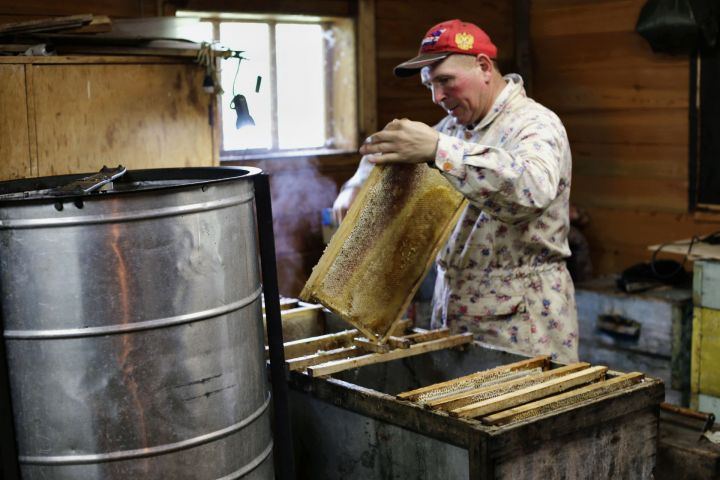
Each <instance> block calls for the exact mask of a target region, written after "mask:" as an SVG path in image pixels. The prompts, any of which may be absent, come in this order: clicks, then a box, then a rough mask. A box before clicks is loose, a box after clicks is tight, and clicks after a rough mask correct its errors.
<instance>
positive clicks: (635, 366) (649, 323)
mask: <svg viewBox="0 0 720 480" xmlns="http://www.w3.org/2000/svg"><path fill="white" fill-rule="evenodd" d="M575 300H576V303H577V311H578V324H579V327H580V344H579V356H580V358H581V359H582V360H584V361H587V362H590V363H593V364H603V365H607V366H608V367H610V368H612V369H615V370H620V371H633V370H637V371H641V372H644V373H647V374H648V375H650V376H653V377H656V378H659V379H661V380H662V381H663V382H665V394H666V397H665V399H666V401H667V402H671V403H675V404H678V405H687V404H688V401H689V393H690V339H691V336H692V292H691V290H690V289H689V288H686V289H682V288H670V287H663V288H660V289H654V290H650V291H646V292H638V293H625V292H623V291H621V290H620V289H618V288H617V287H616V285H615V278H613V277H603V278H597V279H594V280H592V281H589V282H584V283H581V284H578V285H576V286H575Z"/></svg>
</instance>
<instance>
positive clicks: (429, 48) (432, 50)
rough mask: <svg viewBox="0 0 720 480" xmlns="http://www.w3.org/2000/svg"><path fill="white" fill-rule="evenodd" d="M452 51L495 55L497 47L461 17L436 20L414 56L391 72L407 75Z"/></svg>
mask: <svg viewBox="0 0 720 480" xmlns="http://www.w3.org/2000/svg"><path fill="white" fill-rule="evenodd" d="M453 53H462V54H465V55H478V54H480V53H484V54H485V55H487V56H488V57H490V58H496V57H497V47H496V46H495V44H494V43H492V40H490V37H489V36H488V34H487V33H485V32H484V31H483V30H482V29H481V28H480V27H478V26H477V25H474V24H472V23H466V22H463V21H462V20H447V21H445V22H442V23H438V24H437V25H435V26H434V27H432V28H431V29H430V30H428V32H427V33H426V34H425V37H424V38H423V39H422V42H420V50H419V51H418V54H417V56H416V57H414V58H411V59H410V60H408V61H407V62H403V63H401V64H400V65H398V66H397V67H395V69H394V70H393V72H394V73H395V76H398V77H409V76H411V75H414V74H415V73H417V72H418V71H419V70H420V69H421V68H423V67H425V66H427V65H432V64H433V63H435V62H437V61H438V60H442V59H443V58H445V57H447V56H448V55H452V54H453Z"/></svg>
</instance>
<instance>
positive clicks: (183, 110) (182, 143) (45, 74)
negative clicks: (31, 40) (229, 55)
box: [30, 64, 213, 175]
mask: <svg viewBox="0 0 720 480" xmlns="http://www.w3.org/2000/svg"><path fill="white" fill-rule="evenodd" d="M30 71H31V72H32V82H33V88H34V98H33V99H32V101H33V102H34V104H35V108H36V117H37V120H36V125H37V141H38V164H39V174H40V175H58V174H65V173H77V172H92V171H98V170H99V169H100V168H101V167H102V166H103V165H108V166H115V165H118V164H122V165H124V166H126V167H128V168H130V169H133V168H144V167H145V168H146V167H148V166H150V165H152V166H153V167H155V168H164V167H189V166H202V165H208V166H209V165H211V164H212V161H213V155H212V137H211V129H210V126H209V124H208V120H207V118H208V117H207V112H208V110H207V108H208V102H209V97H208V95H207V94H206V93H204V92H203V91H202V88H201V86H202V70H201V69H199V68H197V66H194V65H182V64H178V65H172V64H169V65H73V66H64V65H53V66H43V65H34V66H32V67H31V69H30ZM188 132H192V135H189V134H188Z"/></svg>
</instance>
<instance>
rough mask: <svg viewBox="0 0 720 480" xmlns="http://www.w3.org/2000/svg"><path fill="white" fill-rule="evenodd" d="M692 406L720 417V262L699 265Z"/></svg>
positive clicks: (695, 277)
mask: <svg viewBox="0 0 720 480" xmlns="http://www.w3.org/2000/svg"><path fill="white" fill-rule="evenodd" d="M693 272H694V273H693V301H694V304H695V309H694V316H693V336H692V373H691V392H692V395H691V398H690V405H691V406H692V407H693V408H695V409H697V410H700V411H703V412H712V413H714V414H715V415H716V416H718V417H720V262H717V261H710V260H702V261H697V262H695V267H694V270H693Z"/></svg>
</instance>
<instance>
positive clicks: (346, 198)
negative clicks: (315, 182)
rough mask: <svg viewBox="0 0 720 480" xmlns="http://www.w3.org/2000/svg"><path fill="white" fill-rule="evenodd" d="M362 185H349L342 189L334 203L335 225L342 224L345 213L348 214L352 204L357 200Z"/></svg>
mask: <svg viewBox="0 0 720 480" xmlns="http://www.w3.org/2000/svg"><path fill="white" fill-rule="evenodd" d="M359 191H360V187H348V188H345V189H343V190H341V191H340V193H339V194H338V196H337V198H336V199H335V202H334V203H333V208H332V216H333V221H334V222H335V225H340V222H342V221H343V218H345V215H347V212H348V210H349V209H350V205H352V203H353V202H354V201H355V197H357V194H358V192H359Z"/></svg>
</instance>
